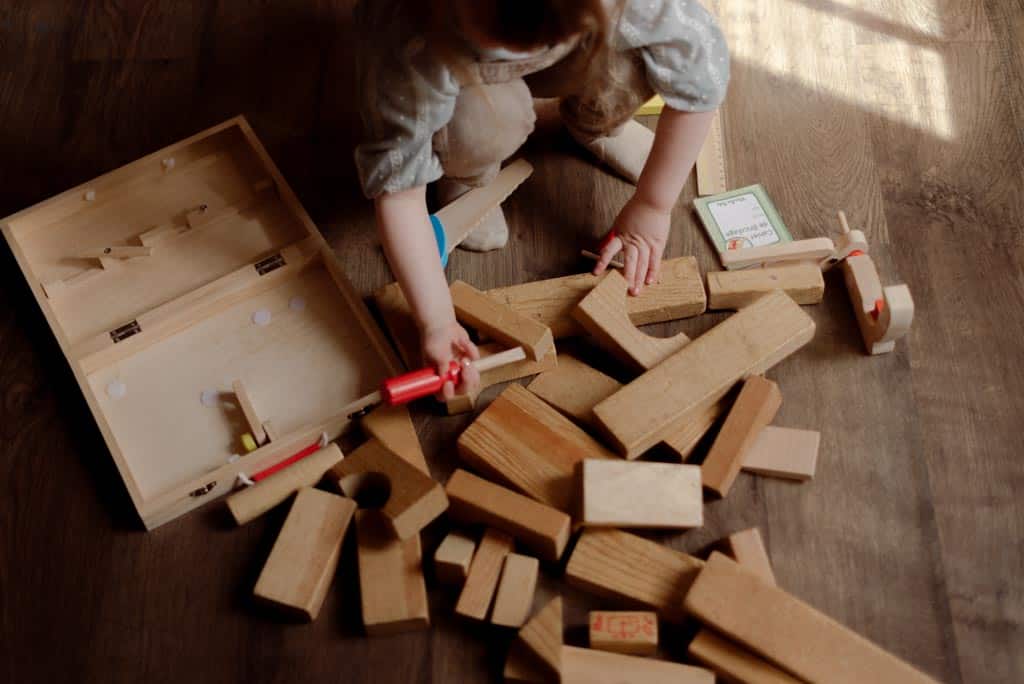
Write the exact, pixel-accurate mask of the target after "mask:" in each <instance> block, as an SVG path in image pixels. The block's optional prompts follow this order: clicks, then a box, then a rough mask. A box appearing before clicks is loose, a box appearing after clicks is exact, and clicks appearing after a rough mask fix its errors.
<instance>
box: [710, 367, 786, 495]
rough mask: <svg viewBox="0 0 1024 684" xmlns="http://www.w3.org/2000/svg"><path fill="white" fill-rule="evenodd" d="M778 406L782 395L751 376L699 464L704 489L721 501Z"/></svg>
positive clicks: (768, 381) (764, 379)
mask: <svg viewBox="0 0 1024 684" xmlns="http://www.w3.org/2000/svg"><path fill="white" fill-rule="evenodd" d="M780 406H782V393H781V392H780V391H779V386H778V385H777V384H775V383H774V382H772V381H771V380H768V379H767V378H765V377H763V376H760V375H754V376H751V377H750V378H748V379H747V380H746V381H745V382H744V383H743V388H742V389H741V390H740V394H739V396H738V397H737V398H736V403H735V404H733V406H732V409H731V410H730V411H729V415H728V417H726V419H725V424H724V425H722V429H721V431H720V432H719V433H718V436H717V437H716V438H715V443H714V444H712V445H711V451H710V452H708V456H707V458H706V459H704V463H703V464H701V467H700V472H701V478H702V479H703V482H704V487H705V489H708V490H710V491H712V492H714V493H715V494H717V495H718V496H723V497H724V496H725V495H727V494H728V493H729V490H730V489H732V485H733V483H734V482H735V481H736V476H737V475H739V473H740V468H741V467H742V466H743V460H744V459H745V458H746V456H747V453H748V452H749V451H750V447H752V446H753V445H754V442H755V441H756V440H757V435H758V433H760V432H761V430H762V429H764V428H765V427H767V425H768V424H769V423H770V422H772V420H773V419H774V418H775V414H776V413H777V412H778V410H779V407H780Z"/></svg>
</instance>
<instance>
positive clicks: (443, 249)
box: [430, 214, 448, 268]
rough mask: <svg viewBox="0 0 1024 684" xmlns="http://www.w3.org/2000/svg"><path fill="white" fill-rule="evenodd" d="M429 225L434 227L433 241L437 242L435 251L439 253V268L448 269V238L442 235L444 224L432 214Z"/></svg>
mask: <svg viewBox="0 0 1024 684" xmlns="http://www.w3.org/2000/svg"><path fill="white" fill-rule="evenodd" d="M430 225H432V226H433V227H434V239H435V240H437V251H438V252H440V253H441V267H442V268H448V237H447V236H446V235H445V234H444V224H443V223H441V219H439V218H437V216H435V215H434V214H431V215H430Z"/></svg>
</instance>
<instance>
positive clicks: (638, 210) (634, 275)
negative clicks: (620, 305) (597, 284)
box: [594, 195, 672, 295]
mask: <svg viewBox="0 0 1024 684" xmlns="http://www.w3.org/2000/svg"><path fill="white" fill-rule="evenodd" d="M671 223H672V213H671V211H664V210H663V209H659V208H658V207H656V206H654V205H653V204H649V203H647V202H645V201H644V200H642V199H640V198H639V197H638V196H637V195H633V197H632V198H631V199H630V200H629V202H627V203H626V206H624V207H623V208H622V211H621V212H619V217H618V218H617V219H615V224H614V225H613V226H612V231H613V232H614V233H615V237H614V238H612V240H610V241H609V242H608V244H606V245H604V247H603V248H602V249H601V259H600V261H598V262H597V266H596V267H595V268H594V275H601V274H602V273H604V272H605V269H606V268H608V264H609V263H610V262H611V260H612V258H613V257H614V256H615V255H616V254H618V253H619V251H620V250H621V251H622V252H623V255H624V257H625V266H626V267H625V269H623V273H622V275H623V277H625V279H626V283H627V284H628V285H629V293H630V294H632V295H638V294H640V293H641V292H642V291H643V289H644V285H653V284H654V283H656V282H658V271H659V270H660V269H661V258H662V256H664V254H665V245H666V243H667V242H668V234H669V228H670V227H671Z"/></svg>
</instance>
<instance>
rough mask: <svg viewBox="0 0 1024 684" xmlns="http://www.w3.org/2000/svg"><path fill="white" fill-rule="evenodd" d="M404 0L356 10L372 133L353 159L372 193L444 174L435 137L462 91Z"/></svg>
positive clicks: (365, 111) (379, 0)
mask: <svg viewBox="0 0 1024 684" xmlns="http://www.w3.org/2000/svg"><path fill="white" fill-rule="evenodd" d="M399 5H400V3H393V2H387V1H386V0H371V1H370V2H364V3H362V6H361V8H360V10H361V12H360V13H357V29H358V31H357V35H358V36H359V37H360V41H359V43H360V44H359V46H358V47H359V58H358V61H357V64H358V67H359V90H360V110H361V113H362V117H363V123H364V124H365V134H366V137H365V138H364V139H363V142H362V143H361V144H360V145H359V146H357V147H356V150H355V162H356V167H357V169H358V171H359V179H360V182H361V183H362V186H363V192H364V193H365V194H366V196H367V197H369V198H371V199H373V198H375V197H377V196H379V195H382V194H384V193H394V192H400V191H402V190H408V189H409V188H414V187H417V186H420V185H426V184H427V183H431V182H433V181H436V180H437V179H438V178H440V177H441V176H442V174H443V171H442V168H441V162H440V160H439V159H438V158H437V155H436V154H434V149H433V137H434V134H435V133H436V132H437V131H439V130H441V129H442V128H444V126H445V125H447V124H448V122H449V121H450V120H451V118H452V114H453V113H454V111H455V100H456V98H457V97H458V94H459V84H458V82H457V81H456V79H455V78H454V77H453V76H452V74H451V71H450V70H449V69H448V68H447V67H446V66H445V65H444V64H443V63H441V62H440V61H439V60H438V59H436V58H435V57H434V56H433V55H432V54H430V53H429V51H428V50H426V46H425V43H424V41H423V39H422V38H421V37H418V36H416V35H414V33H413V32H412V31H410V30H409V26H408V24H407V23H405V22H404V21H403V19H404V18H403V16H402V13H401V9H400V8H399ZM389 6H390V8H389ZM388 9H390V10H393V11H386V10H388Z"/></svg>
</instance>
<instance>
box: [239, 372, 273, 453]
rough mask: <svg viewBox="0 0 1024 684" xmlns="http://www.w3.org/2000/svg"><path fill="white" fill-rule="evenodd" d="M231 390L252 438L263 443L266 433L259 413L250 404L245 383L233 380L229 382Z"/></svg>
mask: <svg viewBox="0 0 1024 684" xmlns="http://www.w3.org/2000/svg"><path fill="white" fill-rule="evenodd" d="M231 390H232V391H233V392H234V393H235V399H237V400H238V408H239V409H241V410H242V415H243V416H244V417H245V422H246V424H247V425H248V426H249V432H251V433H252V437H253V439H255V440H256V443H257V444H265V443H266V441H267V433H266V430H264V429H263V421H261V420H260V417H259V415H258V414H257V413H256V408H255V407H254V406H253V404H252V397H250V396H249V392H248V390H246V389H245V384H244V383H243V382H242V381H241V380H235V381H234V382H232V383H231Z"/></svg>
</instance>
